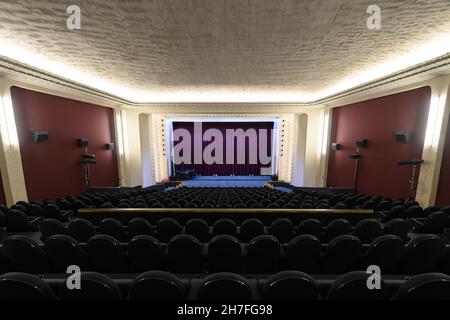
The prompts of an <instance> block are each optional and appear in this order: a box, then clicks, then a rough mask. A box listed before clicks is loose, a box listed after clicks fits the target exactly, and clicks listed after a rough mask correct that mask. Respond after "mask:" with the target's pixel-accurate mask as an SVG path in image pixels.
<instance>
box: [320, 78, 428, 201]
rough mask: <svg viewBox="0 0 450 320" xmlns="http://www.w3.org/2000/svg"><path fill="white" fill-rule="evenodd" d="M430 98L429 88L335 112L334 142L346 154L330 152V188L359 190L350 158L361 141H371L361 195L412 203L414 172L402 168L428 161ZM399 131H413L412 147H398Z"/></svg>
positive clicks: (365, 156)
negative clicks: (423, 159)
mask: <svg viewBox="0 0 450 320" xmlns="http://www.w3.org/2000/svg"><path fill="white" fill-rule="evenodd" d="M430 98H431V89H430V88H429V87H423V88H419V89H415V90H411V91H406V92H401V93H398V94H394V95H390V96H385V97H381V98H377V99H373V100H368V101H363V102H358V103H355V104H351V105H347V106H343V107H339V108H335V109H333V117H332V118H333V119H332V131H331V142H336V143H340V144H342V146H343V148H342V149H341V150H339V151H333V150H331V151H330V157H329V162H328V182H327V184H328V186H333V187H352V186H353V177H354V169H355V161H354V160H351V159H349V156H350V155H351V154H352V153H354V152H355V151H356V143H355V142H356V140H357V139H358V138H366V139H368V140H369V146H368V148H366V149H361V150H360V151H361V153H362V154H363V159H362V160H361V167H360V176H359V180H358V191H359V192H362V193H367V194H372V195H384V196H388V197H407V195H408V179H409V176H410V173H411V167H410V166H398V165H397V162H398V161H399V160H407V159H411V158H420V157H421V156H422V149H423V142H424V138H425V130H426V123H427V118H428V108H429V102H430ZM398 130H408V131H412V132H413V140H412V142H411V143H400V142H397V141H396V140H395V138H394V133H395V132H396V131H398Z"/></svg>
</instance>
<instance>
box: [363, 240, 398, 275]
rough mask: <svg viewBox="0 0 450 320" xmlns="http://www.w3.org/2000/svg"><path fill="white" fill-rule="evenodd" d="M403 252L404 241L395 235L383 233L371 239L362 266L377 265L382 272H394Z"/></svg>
mask: <svg viewBox="0 0 450 320" xmlns="http://www.w3.org/2000/svg"><path fill="white" fill-rule="evenodd" d="M404 253H405V243H404V242H403V240H402V239H400V238H399V237H397V236H395V235H383V236H380V237H378V238H376V239H374V240H373V241H372V243H371V244H370V247H369V248H368V249H367V251H366V253H365V257H364V264H365V265H364V267H365V268H366V267H368V266H371V265H377V266H379V267H380V269H381V270H383V273H384V274H395V273H396V272H397V267H398V264H399V262H400V261H401V260H402V259H403V255H404Z"/></svg>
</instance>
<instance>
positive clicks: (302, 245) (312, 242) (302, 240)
mask: <svg viewBox="0 0 450 320" xmlns="http://www.w3.org/2000/svg"><path fill="white" fill-rule="evenodd" d="M321 256H322V245H321V244H320V241H319V239H318V238H316V237H315V236H313V235H310V234H304V235H300V236H297V237H295V238H294V239H292V240H291V241H290V242H289V245H288V247H287V253H286V267H287V268H288V270H299V271H304V272H309V273H313V272H314V271H315V270H316V267H317V265H318V263H319V261H320V258H321Z"/></svg>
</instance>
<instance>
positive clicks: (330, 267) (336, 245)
mask: <svg viewBox="0 0 450 320" xmlns="http://www.w3.org/2000/svg"><path fill="white" fill-rule="evenodd" d="M361 257H362V244H361V241H360V240H359V239H358V238H356V237H354V236H351V235H343V236H338V237H336V238H334V239H333V240H331V241H330V243H329V244H328V247H327V250H326V252H325V256H324V258H323V260H322V262H321V265H322V272H324V273H330V274H340V273H346V272H350V271H353V270H354V268H355V267H356V266H357V263H358V262H359V261H360V259H361Z"/></svg>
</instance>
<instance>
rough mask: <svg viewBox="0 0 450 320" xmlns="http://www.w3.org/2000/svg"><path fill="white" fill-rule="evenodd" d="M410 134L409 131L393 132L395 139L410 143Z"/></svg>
mask: <svg viewBox="0 0 450 320" xmlns="http://www.w3.org/2000/svg"><path fill="white" fill-rule="evenodd" d="M411 135H412V134H411V132H410V131H397V132H396V133H395V140H397V141H398V142H401V143H410V142H411Z"/></svg>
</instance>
